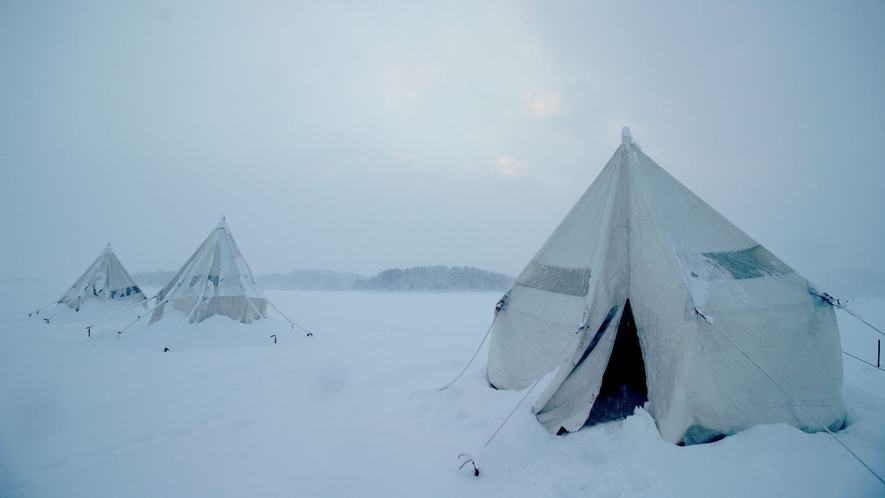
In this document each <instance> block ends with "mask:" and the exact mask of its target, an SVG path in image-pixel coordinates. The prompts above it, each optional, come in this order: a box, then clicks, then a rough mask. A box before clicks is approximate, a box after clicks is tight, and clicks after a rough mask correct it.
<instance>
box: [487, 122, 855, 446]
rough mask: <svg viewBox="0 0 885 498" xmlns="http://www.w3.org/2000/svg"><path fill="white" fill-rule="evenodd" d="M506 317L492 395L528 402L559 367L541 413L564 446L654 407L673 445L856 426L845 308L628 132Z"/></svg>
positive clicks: (524, 276)
mask: <svg viewBox="0 0 885 498" xmlns="http://www.w3.org/2000/svg"><path fill="white" fill-rule="evenodd" d="M502 305H503V309H502V310H501V312H500V314H499V315H498V316H497V317H496V319H495V322H494V323H493V330H492V340H491V344H490V349H489V361H488V376H489V381H490V382H491V384H492V385H493V386H495V387H496V388H500V389H522V388H525V387H527V386H529V385H531V384H532V383H533V382H535V381H536V380H538V379H539V378H541V377H543V376H544V375H545V374H547V373H548V372H552V371H554V370H557V369H558V370H557V371H556V373H555V374H553V377H552V379H551V380H550V383H549V384H548V385H547V388H546V390H545V391H544V392H543V393H542V394H541V396H540V398H539V399H538V401H537V402H536V404H535V406H534V408H533V411H534V413H535V414H536V416H537V418H538V420H539V421H540V422H541V423H543V424H544V425H545V427H547V429H548V430H549V431H551V432H554V433H558V434H561V433H563V432H572V431H577V430H579V429H581V428H582V427H583V426H585V424H592V423H596V422H601V421H606V420H612V419H616V418H619V417H623V416H626V415H628V414H630V413H632V412H633V408H634V407H635V406H637V405H642V403H643V402H644V401H645V399H646V398H647V400H648V401H649V403H648V405H647V408H648V410H649V412H650V413H651V415H652V416H653V417H654V419H655V421H656V423H657V426H658V429H659V431H660V433H661V435H662V436H663V438H664V439H665V440H667V441H670V442H673V443H685V444H694V443H701V442H706V441H711V440H715V439H718V438H720V437H723V436H725V435H730V434H734V433H736V432H738V431H740V430H743V429H745V428H748V427H750V426H752V425H755V424H764V423H778V422H784V423H787V424H790V425H792V426H794V427H798V428H801V429H803V430H806V431H818V430H823V427H822V426H821V422H822V424H824V425H826V426H827V427H828V428H829V429H832V430H836V429H839V428H840V427H841V425H842V424H843V421H844V417H845V412H844V408H843V404H842V393H841V390H842V359H841V354H840V352H841V347H840V339H839V330H838V327H837V325H836V318H835V313H834V310H833V308H832V307H831V306H830V305H829V303H827V302H826V301H825V300H824V299H822V298H821V297H820V295H819V293H818V292H817V291H816V290H814V288H813V287H812V286H811V285H810V284H809V283H808V281H807V280H806V279H804V278H803V277H802V276H801V275H799V274H798V273H796V272H795V271H794V270H793V269H791V268H790V267H789V266H787V265H786V264H784V263H783V262H782V261H780V260H779V259H778V258H777V257H775V256H774V255H773V254H771V253H770V252H769V251H767V250H766V249H765V248H764V247H762V246H761V245H759V244H758V243H757V242H756V241H754V240H753V239H752V238H750V237H749V236H747V235H746V234H744V233H743V232H742V231H741V230H740V229H738V228H737V227H736V226H734V225H733V224H731V223H730V222H729V221H728V220H727V219H725V218H724V217H723V216H722V215H720V214H719V213H718V212H716V211H715V210H714V209H713V208H711V207H710V206H709V205H707V204H706V203H705V202H703V201H702V200H701V199H700V198H698V197H697V196H696V195H695V194H693V193H692V192H691V191H690V190H688V189H687V188H686V187H685V186H684V185H682V184H681V183H679V182H678V181H677V180H676V179H674V178H673V177H672V176H670V175H669V174H667V173H666V172H665V171H664V170H663V169H662V168H661V167H660V166H658V165H657V164H656V163H655V162H654V161H652V160H651V159H650V158H649V157H648V156H647V155H645V154H644V153H643V152H642V151H641V150H640V148H639V146H638V145H637V144H635V143H634V142H633V141H632V137H631V136H630V131H629V129H628V128H625V129H624V136H623V143H622V145H621V146H620V147H619V148H618V150H617V151H616V152H615V154H614V156H613V157H612V158H611V160H609V162H608V164H607V165H606V166H605V168H604V169H603V170H602V171H601V172H600V174H599V176H598V177H597V178H596V180H595V181H594V182H593V184H592V185H591V186H590V187H589V189H588V190H587V191H586V192H585V193H584V195H583V196H582V197H581V198H580V200H578V202H577V204H576V205H575V206H574V207H573V208H572V210H571V211H570V212H569V213H568V215H567V216H566V217H565V219H564V220H563V221H562V223H561V224H560V225H559V227H558V228H557V229H556V230H555V231H554V232H553V234H552V235H551V236H550V238H549V239H547V241H546V242H545V243H544V245H543V246H542V247H541V249H540V250H539V251H538V253H537V254H536V255H535V256H534V258H533V259H532V261H531V262H530V263H529V264H528V266H527V267H526V268H525V269H524V270H523V271H522V273H521V274H520V275H519V277H518V278H517V280H516V282H515V283H514V284H513V286H512V287H511V289H510V290H509V291H508V292H507V293H506V294H505V296H504V298H503V303H502ZM797 401H798V403H797ZM799 403H801V404H802V405H803V406H804V407H805V408H803V407H802V406H799ZM806 409H807V410H809V411H810V412H811V413H812V414H813V415H814V416H811V415H810V414H809V413H808V412H807V411H806Z"/></svg>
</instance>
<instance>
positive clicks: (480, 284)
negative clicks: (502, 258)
mask: <svg viewBox="0 0 885 498" xmlns="http://www.w3.org/2000/svg"><path fill="white" fill-rule="evenodd" d="M512 283H513V277H510V276H508V275H505V274H503V273H495V272H490V271H486V270H480V269H479V268H473V267H470V266H456V267H450V266H419V267H416V268H407V269H405V270H400V269H399V268H394V269H392V270H384V271H382V272H381V273H379V274H377V275H375V276H374V277H371V278H363V279H360V280H357V281H356V282H354V283H353V289H354V290H371V291H399V292H415V291H438V292H441V291H456V292H457V291H505V290H507V289H508V288H509V287H510V285H511V284H512Z"/></svg>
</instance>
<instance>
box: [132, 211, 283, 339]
mask: <svg viewBox="0 0 885 498" xmlns="http://www.w3.org/2000/svg"><path fill="white" fill-rule="evenodd" d="M157 301H158V302H159V303H160V304H159V305H158V306H157V307H156V308H154V310H153V311H152V314H151V320H150V323H149V324H148V325H150V324H152V323H154V322H156V321H158V320H160V319H162V318H163V316H164V314H165V312H166V305H170V306H172V308H173V309H174V310H176V311H179V312H183V313H187V314H188V320H189V322H190V323H197V322H201V321H203V320H205V319H206V318H209V317H210V316H212V315H224V316H228V317H230V318H232V319H234V320H238V321H241V322H243V323H250V322H251V321H252V320H257V319H258V318H261V317H264V316H266V311H267V304H268V301H267V298H266V297H265V295H264V292H263V291H262V290H261V287H259V286H258V283H257V282H255V277H254V276H253V275H252V270H251V269H249V265H248V264H247V263H246V260H245V258H243V255H242V253H240V249H239V248H238V247H237V243H236V242H234V238H233V235H232V234H231V233H230V228H229V227H228V226H227V222H225V219H224V217H223V216H222V218H221V221H220V222H218V225H217V226H216V227H215V229H214V230H212V233H210V234H209V236H208V237H206V240H205V241H203V243H202V244H200V247H199V248H197V250H196V251H195V252H194V254H193V255H192V256H191V257H190V258H188V260H187V261H185V263H184V265H182V267H181V269H179V270H178V272H177V273H176V274H175V276H173V277H172V279H171V280H170V281H169V283H167V284H166V286H165V287H163V289H162V290H161V291H160V292H159V294H158V295H157Z"/></svg>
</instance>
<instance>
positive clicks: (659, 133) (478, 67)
mask: <svg viewBox="0 0 885 498" xmlns="http://www.w3.org/2000/svg"><path fill="white" fill-rule="evenodd" d="M549 4H554V5H549ZM671 4H672V2H630V1H628V2H612V1H600V2H575V3H568V2H537V3H536V2H519V1H517V2H503V1H502V2H475V1H467V2H462V3H456V2H445V3H444V4H440V5H428V3H427V2H414V1H403V2H352V3H351V2H347V3H342V2H325V1H324V2H316V4H314V5H308V4H307V2H256V1H248V2H217V1H211V2H210V1H207V2H196V1H193V2H180V1H170V2H163V1H159V2H117V1H108V2H91V1H77V2H41V1H27V2H25V1H15V2H10V1H5V0H3V1H0V167H2V179H0V203H2V205H0V208H2V209H0V241H2V258H0V272H2V275H3V277H4V281H5V282H7V283H8V282H11V281H13V280H15V279H18V278H21V277H35V278H40V279H45V280H51V281H52V282H55V281H58V282H62V283H65V284H68V285H69V284H70V282H73V280H74V279H76V278H77V277H78V276H79V275H80V273H82V272H83V271H84V270H85V269H86V267H87V266H88V265H89V264H90V263H91V262H92V261H93V259H94V258H95V257H96V256H98V254H99V252H100V251H101V250H102V249H103V247H104V246H105V244H107V243H108V242H110V243H112V245H113V247H114V249H115V252H116V253H117V255H118V256H119V257H120V259H121V260H122V262H123V264H124V265H125V266H126V267H127V268H128V269H129V270H130V272H135V271H151V270H175V269H177V268H178V267H179V266H180V265H181V264H182V263H183V262H184V261H185V259H187V257H188V256H190V254H191V253H192V252H193V251H194V250H195V249H196V248H197V246H198V245H199V244H200V243H201V242H202V241H203V239H204V238H205V237H206V236H207V235H208V234H209V232H210V231H211V230H212V228H213V227H214V226H215V224H216V223H217V222H218V220H219V218H220V217H221V215H222V214H225V215H227V221H228V223H229V225H230V227H231V230H232V232H233V234H234V236H235V238H236V240H237V242H238V244H239V246H240V249H241V250H242V252H243V254H244V255H245V257H246V259H247V260H248V262H249V264H250V266H251V267H252V270H253V271H254V272H255V273H256V274H262V273H269V272H288V271H291V270H293V269H302V268H317V269H331V270H338V271H356V272H359V273H364V274H373V273H376V272H378V271H381V270H384V269H386V268H390V267H409V266H418V265H436V264H444V265H459V266H461V265H469V266H477V267H480V268H484V269H489V270H494V271H501V272H505V273H509V274H511V275H516V274H518V273H519V272H520V271H521V269H522V268H523V267H524V266H525V265H526V264H527V263H528V261H529V260H530V259H531V257H532V255H533V254H534V253H535V252H536V251H537V250H538V248H539V247H540V246H541V244H542V243H543V242H544V240H545V239H546V238H547V237H548V236H549V235H550V233H551V232H552V231H553V229H554V228H555V227H556V225H557V224H558V223H559V222H560V221H561V219H562V218H563V216H564V215H565V214H566V213H567V211H568V210H569V209H570V208H571V206H572V205H573V204H574V203H575V202H576V201H577V199H578V197H579V196H580V195H581V194H582V193H583V191H584V190H585V189H586V188H587V187H588V186H589V185H590V183H591V182H592V181H593V179H594V178H595V177H596V175H597V174H598V173H599V171H600V170H601V169H602V167H603V166H604V165H605V163H606V162H607V161H608V159H609V158H610V157H611V155H612V154H613V153H614V151H615V149H616V148H617V147H618V145H619V144H620V130H621V127H622V126H625V125H627V126H630V127H631V128H632V130H633V135H634V137H635V138H636V140H637V142H638V143H640V144H641V145H642V147H643V151H644V152H646V153H647V154H649V156H651V157H652V158H653V159H654V160H655V161H656V162H657V163H658V164H660V165H661V166H662V167H664V169H666V170H667V171H669V172H670V173H671V174H672V175H673V176H675V177H676V178H677V179H678V180H680V181H681V182H683V183H684V184H686V185H687V186H688V187H689V188H690V189H692V190H693V191H694V192H695V193H696V194H698V195H699V196H700V197H701V198H702V199H704V200H706V201H707V202H708V203H709V204H711V205H712V206H713V207H714V208H716V209H717V210H719V211H720V212H721V213H722V214H723V215H725V216H726V217H727V218H729V219H731V220H732V221H733V222H734V223H735V224H736V225H738V226H739V227H741V228H742V229H743V230H744V231H745V232H747V233H748V234H749V235H750V236H752V237H754V238H755V239H756V240H758V241H759V242H760V243H762V244H763V245H765V246H766V247H768V248H769V249H770V250H771V251H772V252H774V253H775V254H777V255H778V256H780V257H781V259H783V260H784V261H786V262H787V263H788V264H790V265H791V266H793V267H794V268H796V269H797V270H799V271H800V272H801V273H803V274H805V275H806V276H808V277H810V278H813V279H814V278H824V279H826V278H828V277H826V275H830V274H833V272H855V273H857V272H859V271H862V272H866V273H867V274H877V272H878V274H880V275H885V250H883V247H885V196H883V193H882V190H883V186H885V161H883V155H882V151H881V147H882V145H883V144H885V3H883V2H881V1H870V2H812V1H804V0H803V1H797V2H770V1H759V2H753V1H747V0H741V1H737V2H696V3H693V2H679V4H680V5H679V6H674V5H671ZM775 4H776V5H775ZM61 290H63V289H61ZM61 290H60V292H61Z"/></svg>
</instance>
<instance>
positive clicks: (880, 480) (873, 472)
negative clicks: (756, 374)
mask: <svg viewBox="0 0 885 498" xmlns="http://www.w3.org/2000/svg"><path fill="white" fill-rule="evenodd" d="M695 312H696V313H697V314H698V316H700V317H701V318H703V319H704V321H705V322H707V324H709V325H710V326H711V327H713V329H714V330H716V332H719V335H721V336H722V337H723V338H724V339H725V340H726V341H728V343H729V344H731V345H732V346H734V347H735V348H736V349H737V350H738V351H740V353H741V354H742V355H743V356H744V358H746V359H748V360H750V363H752V364H753V365H754V366H755V367H756V368H758V369H759V371H760V372H762V373H763V374H765V376H766V377H768V379H769V380H771V381H772V382H773V383H774V384H775V385H776V386H777V387H779V388H780V390H781V391H783V392H784V393H785V394H786V395H787V396H789V397H790V399H792V400H793V401H794V402H795V403H796V404H797V405H799V407H800V408H802V410H804V411H805V413H807V414H809V415H810V416H811V418H813V419H814V420H815V421H816V422H817V423H818V424H820V426H821V427H822V428H823V430H824V431H826V432H827V434H829V435H830V436H832V437H833V439H835V440H836V442H837V443H839V445H840V446H842V447H843V448H845V451H847V452H848V453H850V454H851V456H853V457H854V459H855V460H857V461H858V462H860V464H861V465H863V466H864V467H865V468H866V469H867V470H868V471H869V472H870V474H873V476H874V477H875V478H876V479H878V480H879V482H880V483H882V485H883V486H885V479H883V478H882V477H881V476H880V475H879V474H877V473H876V472H875V471H874V470H873V469H872V468H870V466H869V465H867V464H866V463H865V462H864V461H863V460H861V459H860V457H859V456H857V454H855V453H854V452H853V451H851V449H850V448H849V447H848V446H846V445H845V443H843V442H842V440H841V439H839V438H838V437H837V436H836V434H835V433H833V431H831V430H830V428H829V427H827V426H826V425H825V424H824V423H823V422H821V421H820V419H819V418H817V416H816V415H815V414H813V413H811V410H809V409H808V408H807V407H806V406H805V405H804V404H802V402H801V401H799V400H798V399H796V397H795V396H793V394H792V393H790V392H789V391H787V389H786V388H785V387H784V386H782V385H781V383H780V382H778V381H777V380H775V378H774V377H772V376H771V374H769V373H768V372H766V371H765V369H764V368H762V366H761V365H759V364H758V363H756V361H755V360H754V359H753V358H751V357H750V355H748V354H747V353H746V352H745V351H744V350H743V349H741V347H740V346H738V345H737V344H735V343H734V341H732V340H731V338H729V337H728V336H727V335H725V332H723V331H722V330H720V329H719V327H717V326H716V325H715V324H713V321H712V320H711V319H709V318H708V317H706V316H704V315H703V314H701V312H700V311H698V309H697V308H695Z"/></svg>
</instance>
